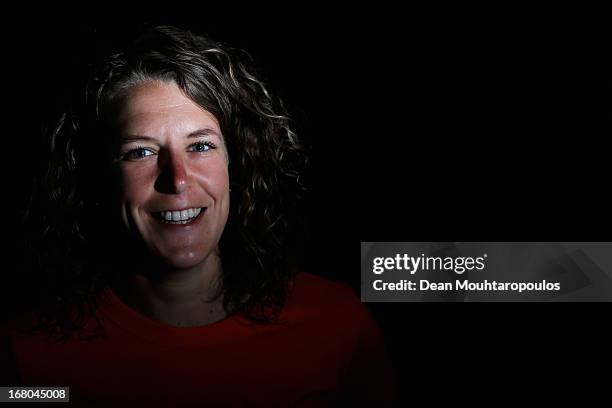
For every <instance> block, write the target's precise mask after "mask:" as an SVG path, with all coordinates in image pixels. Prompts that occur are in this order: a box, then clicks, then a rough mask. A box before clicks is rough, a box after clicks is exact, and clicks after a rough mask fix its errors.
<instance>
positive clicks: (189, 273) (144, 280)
mask: <svg viewBox="0 0 612 408" xmlns="http://www.w3.org/2000/svg"><path fill="white" fill-rule="evenodd" d="M126 269H127V268H124V269H123V271H125V270H126ZM129 269H130V271H129V272H122V273H120V274H118V276H117V279H115V281H114V282H113V284H112V285H113V288H114V289H115V291H116V292H117V294H118V295H119V297H120V298H121V299H122V300H123V301H124V302H125V303H126V304H127V305H128V306H130V307H132V308H133V309H135V310H137V311H138V312H140V313H141V314H143V315H145V316H147V317H149V318H151V319H153V320H155V321H158V322H160V323H164V324H168V325H172V326H180V327H196V326H205V325H207V324H210V323H214V322H216V321H218V320H221V319H223V318H224V317H226V313H225V310H224V309H223V306H222V301H223V296H222V295H219V296H217V295H218V294H219V289H220V288H221V276H222V275H221V272H222V268H221V259H220V258H219V254H218V252H216V251H215V252H213V253H211V254H210V255H209V256H208V257H207V258H206V259H205V260H204V261H203V262H202V263H200V264H198V265H196V266H193V267H191V268H186V269H177V268H172V267H171V266H169V265H151V264H149V265H140V266H138V267H131V268H129Z"/></svg>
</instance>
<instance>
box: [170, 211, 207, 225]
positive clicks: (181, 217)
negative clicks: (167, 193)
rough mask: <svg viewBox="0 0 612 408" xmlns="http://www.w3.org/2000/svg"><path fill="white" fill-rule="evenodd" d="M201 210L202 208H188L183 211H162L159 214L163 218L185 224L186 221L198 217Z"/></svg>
mask: <svg viewBox="0 0 612 408" xmlns="http://www.w3.org/2000/svg"><path fill="white" fill-rule="evenodd" d="M201 211H202V209H201V208H188V209H186V210H181V211H161V212H160V213H159V214H160V218H161V219H162V220H165V221H170V222H173V223H174V222H178V223H181V224H184V223H185V222H184V221H187V220H190V219H192V218H195V217H197V216H198V215H199V214H200V212H201Z"/></svg>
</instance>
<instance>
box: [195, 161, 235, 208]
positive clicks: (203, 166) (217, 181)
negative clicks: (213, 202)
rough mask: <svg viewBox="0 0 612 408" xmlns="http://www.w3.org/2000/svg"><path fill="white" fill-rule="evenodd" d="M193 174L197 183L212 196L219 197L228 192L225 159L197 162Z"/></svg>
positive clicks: (227, 173)
mask: <svg viewBox="0 0 612 408" xmlns="http://www.w3.org/2000/svg"><path fill="white" fill-rule="evenodd" d="M195 174H197V178H198V180H199V183H200V184H201V185H202V186H204V188H205V189H206V190H207V191H208V193H209V194H210V195H212V196H213V197H214V198H216V199H220V198H222V197H223V196H225V195H228V194H229V172H228V168H227V163H226V162H225V160H214V161H212V160H211V161H207V162H203V163H199V164H198V165H197V166H196V172H195Z"/></svg>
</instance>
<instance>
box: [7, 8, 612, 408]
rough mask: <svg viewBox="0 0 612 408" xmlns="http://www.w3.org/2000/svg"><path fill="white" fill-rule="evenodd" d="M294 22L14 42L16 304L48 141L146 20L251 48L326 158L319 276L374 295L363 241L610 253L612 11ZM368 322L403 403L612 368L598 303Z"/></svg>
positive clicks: (11, 153)
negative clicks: (101, 62) (67, 102)
mask: <svg viewBox="0 0 612 408" xmlns="http://www.w3.org/2000/svg"><path fill="white" fill-rule="evenodd" d="M278 11H279V9H278V8H277V9H276V11H274V12H272V11H268V10H262V9H240V10H239V9H238V6H236V8H235V9H234V10H232V12H231V13H230V12H228V11H227V10H225V11H218V10H212V9H210V8H209V7H204V6H202V7H201V9H187V10H181V11H171V10H170V11H169V10H167V9H166V10H164V11H163V12H162V11H159V12H141V13H140V14H139V15H138V17H132V16H127V15H126V14H122V13H119V12H115V13H113V12H110V13H98V12H95V13H93V12H89V13H88V14H84V15H83V16H78V17H75V16H72V15H70V14H61V13H59V15H46V14H45V13H41V14H37V17H33V16H32V15H25V16H19V17H15V21H13V22H11V24H10V25H5V26H4V27H3V31H4V32H3V38H4V40H5V47H4V50H3V55H4V58H3V68H4V71H5V73H4V75H3V77H4V78H3V79H4V81H3V82H4V84H3V88H4V91H5V92H4V94H3V99H4V108H3V117H4V125H5V126H4V130H5V132H6V133H5V134H4V135H3V136H4V137H3V138H2V140H3V147H4V149H3V152H4V154H3V155H2V160H1V162H2V164H3V174H4V176H5V177H4V182H5V183H4V185H5V189H4V194H3V198H4V200H3V201H4V204H5V205H7V206H8V208H7V209H6V210H5V214H7V215H10V217H8V218H9V221H8V226H7V227H6V229H5V237H6V238H8V241H7V243H6V244H5V250H6V256H5V259H7V260H10V262H6V264H7V265H9V267H8V268H6V269H5V270H4V271H3V272H4V273H5V274H6V275H7V279H6V280H5V282H8V284H7V285H6V286H5V287H4V289H5V290H4V291H3V292H4V293H8V292H11V290H10V285H11V282H12V279H13V278H12V276H14V275H15V274H18V270H19V269H18V268H19V264H20V262H21V261H20V256H21V253H20V249H19V245H18V242H19V240H20V239H21V238H22V236H21V235H22V234H21V232H20V225H21V224H20V222H21V221H20V220H19V216H18V215H19V214H20V212H21V211H22V210H23V208H24V205H25V202H26V197H27V191H28V189H29V188H30V182H31V179H32V176H33V173H34V169H35V167H36V166H37V165H38V162H37V160H40V159H39V153H40V151H39V150H40V131H41V129H42V128H43V126H44V125H45V123H48V121H49V120H50V118H52V117H53V115H54V114H56V113H57V110H58V108H59V106H60V102H59V101H61V99H62V96H63V95H64V94H65V93H66V84H67V83H69V82H70V81H71V79H72V78H73V77H74V76H76V75H79V74H80V72H81V67H82V64H83V63H85V62H86V61H87V59H88V58H90V57H91V56H92V55H94V54H95V49H96V47H97V45H100V42H102V43H105V42H108V41H111V40H112V38H113V37H114V38H120V37H121V36H122V35H123V33H125V32H129V31H130V30H131V29H132V28H134V27H137V26H138V25H139V24H140V23H142V22H145V21H146V22H159V23H164V24H175V25H179V26H182V27H184V28H187V29H191V30H194V31H196V32H198V33H202V34H208V35H210V36H212V37H213V38H215V39H217V40H220V41H222V42H225V43H227V44H229V45H231V46H234V47H238V48H243V49H246V50H247V51H249V52H250V53H251V55H252V56H253V57H254V59H255V61H256V62H257V64H258V67H259V70H260V73H261V76H263V78H264V79H265V81H266V82H267V83H268V85H269V88H270V89H271V91H272V92H274V93H276V94H277V95H280V96H281V97H282V99H283V100H284V101H285V103H286V106H287V107H288V109H289V111H290V113H292V114H293V117H294V119H295V122H296V127H297V130H298V133H299V134H300V135H301V136H302V137H303V139H304V140H305V141H306V142H307V143H308V144H309V145H310V146H311V147H312V157H311V164H310V168H309V172H308V177H307V180H308V184H309V186H310V194H309V196H308V199H307V201H306V205H305V215H304V217H305V219H306V220H307V222H306V225H308V231H307V233H306V234H305V241H306V243H305V247H304V250H303V254H302V255H303V258H304V261H305V268H306V269H307V270H309V271H311V272H313V273H316V274H319V275H322V276H326V277H329V278H332V279H336V280H341V281H345V282H348V283H350V284H352V285H353V286H354V287H355V288H356V290H358V288H359V272H358V269H357V268H358V262H357V259H358V258H357V257H358V255H357V250H358V248H359V245H358V244H359V242H360V241H598V240H599V241H606V240H607V241H610V236H611V231H612V229H611V228H610V224H611V223H610V207H611V206H610V199H609V198H608V196H609V194H608V190H609V189H610V187H609V185H610V182H609V174H610V165H609V163H610V154H609V151H610V149H609V147H608V146H609V139H610V136H611V132H610V120H611V114H610V112H611V109H610V108H611V87H612V86H611V79H610V72H611V71H610V65H609V61H608V54H610V31H609V29H608V27H607V25H606V24H605V21H602V20H603V19H602V18H601V17H602V14H601V13H600V12H598V11H597V10H590V11H581V12H577V11H576V10H572V9H563V10H562V9H544V10H535V9H533V8H527V9H503V10H492V9H486V10H483V9H465V8H461V9H449V8H442V7H441V6H440V7H439V8H438V7H432V9H430V10H420V9H419V10H417V9H415V8H412V9H406V8H404V9H400V8H397V9H385V8H384V7H382V6H381V7H380V8H379V9H365V8H364V9H361V10H354V9H351V10H348V9H345V10H335V11H331V10H329V9H325V8H317V9H309V8H306V7H303V8H301V9H300V8H298V7H296V8H295V9H291V10H290V9H288V8H286V7H285V8H284V9H283V8H281V13H279V12H278ZM9 19H10V17H7V20H9ZM9 298H10V295H9ZM6 299H7V297H5V299H4V300H5V301H6ZM368 307H369V308H370V309H371V310H372V312H373V313H374V315H375V317H376V318H377V320H378V321H379V324H380V325H381V328H382V330H383V333H384V334H385V338H386V341H387V343H388V346H389V349H390V351H391V353H392V357H393V361H394V364H395V366H396V369H397V376H398V384H399V385H400V396H401V399H400V401H402V402H408V401H412V400H413V398H416V396H417V395H419V394H420V393H424V394H425V395H426V393H427V392H428V391H431V390H434V387H437V386H440V385H444V386H446V387H448V388H447V389H451V388H452V389H455V387H465V388H464V390H469V389H470V387H472V386H474V387H480V386H481V385H483V384H487V386H488V387H489V388H490V389H491V390H496V389H499V390H504V391H507V387H509V383H508V381H507V380H506V379H504V380H503V381H499V382H497V381H496V378H497V377H498V376H499V375H501V373H507V372H511V371H513V370H517V371H519V372H520V373H521V374H520V375H521V376H520V383H519V384H518V385H517V386H516V390H515V391H516V392H518V393H519V394H520V393H522V392H524V391H528V390H530V387H535V388H534V389H537V391H538V392H543V391H546V390H547V388H546V387H541V386H540V385H541V384H542V382H543V381H544V379H546V378H548V379H553V380H554V381H556V382H557V385H559V384H562V383H563V382H564V381H565V380H566V378H565V377H564V375H563V372H564V369H565V368H566V367H567V366H569V365H574V364H578V365H580V366H584V365H585V364H586V363H588V362H591V361H601V358H602V354H601V350H602V347H604V348H605V347H606V346H604V338H605V337H604V334H603V333H604V328H605V325H606V324H605V323H604V322H605V318H603V317H602V316H604V313H601V309H600V306H598V305H579V306H575V305H560V306H551V305H542V306H540V305H486V306H480V305H454V306H453V305H432V304H368ZM607 309H608V311H609V308H607ZM600 317H601V318H600ZM608 320H609V319H608ZM570 337H572V338H576V337H578V338H579V339H581V341H580V342H579V343H576V342H574V343H571V342H569V340H568V339H569V338H570ZM607 350H609V346H607ZM604 355H605V354H604ZM608 359H609V357H608ZM468 373H472V374H468ZM459 380H461V381H459ZM534 384H539V385H538V386H537V387H536V386H535V385H534ZM574 391H575V390H572V389H565V390H564V391H563V392H565V393H566V394H567V395H568V396H571V395H573V392H574ZM449 392H451V391H449ZM555 392H556V393H557V395H559V394H558V389H556V391H555ZM506 394H507V393H506ZM510 395H515V394H510ZM472 397H476V396H475V395H472Z"/></svg>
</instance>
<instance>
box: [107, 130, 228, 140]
mask: <svg viewBox="0 0 612 408" xmlns="http://www.w3.org/2000/svg"><path fill="white" fill-rule="evenodd" d="M203 136H217V137H218V138H221V135H220V134H219V132H217V131H216V130H215V129H213V128H210V127H205V128H202V129H197V130H194V131H193V132H191V133H189V134H188V135H187V137H186V138H187V139H191V138H195V137H203ZM119 140H120V142H122V143H127V142H136V141H148V142H155V141H157V139H156V138H154V137H151V136H146V135H122V136H121V137H120V138H119Z"/></svg>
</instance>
